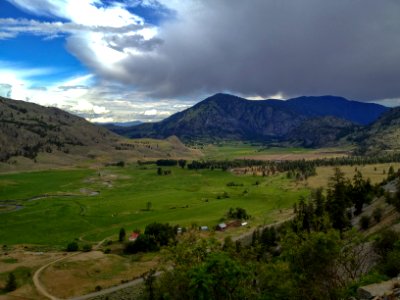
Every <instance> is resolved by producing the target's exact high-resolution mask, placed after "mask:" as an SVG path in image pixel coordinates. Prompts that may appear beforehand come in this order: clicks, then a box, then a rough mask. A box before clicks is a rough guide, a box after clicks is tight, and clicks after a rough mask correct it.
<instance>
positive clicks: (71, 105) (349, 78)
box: [0, 0, 400, 122]
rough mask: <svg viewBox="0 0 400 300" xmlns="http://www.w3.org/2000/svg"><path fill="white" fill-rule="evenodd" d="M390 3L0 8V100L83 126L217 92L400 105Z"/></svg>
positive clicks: (17, 0)
mask: <svg viewBox="0 0 400 300" xmlns="http://www.w3.org/2000/svg"><path fill="white" fill-rule="evenodd" d="M399 16H400V1H398V0H380V1H376V0H335V1H321V0H248V1H243V0H119V1H117V0H0V95H1V96H5V97H10V98H13V99H19V100H25V101H30V102H35V103H38V104H41V105H45V106H55V107H59V108H61V109H65V110H67V111H69V112H72V113H74V114H78V115H80V116H83V117H85V118H86V119H88V120H89V121H93V122H123V121H133V120H140V121H144V122H147V121H158V120H161V119H164V118H166V117H168V116H170V115H171V114H173V113H175V112H177V111H181V110H183V109H186V108H188V107H190V106H192V105H193V104H195V103H197V102H199V101H201V100H203V99H204V98H206V97H207V96H210V95H212V94H215V93H218V92H226V93H232V94H235V95H238V96H242V97H245V98H248V99H253V100H259V99H268V98H276V99H287V98H292V97H296V96H302V95H309V96H311V95H336V96H343V97H346V98H348V99H352V100H358V101H367V102H376V103H381V104H384V105H388V106H398V105H400V84H399V81H400V18H399Z"/></svg>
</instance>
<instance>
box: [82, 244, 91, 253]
mask: <svg viewBox="0 0 400 300" xmlns="http://www.w3.org/2000/svg"><path fill="white" fill-rule="evenodd" d="M82 251H83V252H90V251H92V245H90V244H85V245H83V246H82Z"/></svg>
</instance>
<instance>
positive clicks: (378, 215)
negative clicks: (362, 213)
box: [372, 207, 383, 223]
mask: <svg viewBox="0 0 400 300" xmlns="http://www.w3.org/2000/svg"><path fill="white" fill-rule="evenodd" d="M382 213H383V209H382V208H381V207H377V208H375V209H374V211H373V212H372V216H373V218H374V220H375V222H376V223H379V222H380V221H381V219H382Z"/></svg>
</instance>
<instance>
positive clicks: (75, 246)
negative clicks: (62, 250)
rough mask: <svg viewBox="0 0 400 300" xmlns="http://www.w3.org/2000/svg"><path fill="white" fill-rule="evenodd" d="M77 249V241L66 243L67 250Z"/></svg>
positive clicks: (73, 250)
mask: <svg viewBox="0 0 400 300" xmlns="http://www.w3.org/2000/svg"><path fill="white" fill-rule="evenodd" d="M78 250H79V246H78V243H77V242H71V243H69V244H68V245H67V251H68V252H75V251H78Z"/></svg>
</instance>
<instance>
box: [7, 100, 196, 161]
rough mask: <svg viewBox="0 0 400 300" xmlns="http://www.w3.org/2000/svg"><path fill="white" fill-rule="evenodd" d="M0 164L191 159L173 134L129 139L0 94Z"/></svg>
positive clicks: (186, 149) (54, 109) (76, 118)
mask: <svg viewBox="0 0 400 300" xmlns="http://www.w3.org/2000/svg"><path fill="white" fill-rule="evenodd" d="M0 149H1V151H0V162H3V163H9V164H11V163H13V162H14V161H16V160H15V158H21V157H25V158H29V159H35V161H38V162H39V163H40V162H44V161H46V162H49V163H54V162H57V164H65V165H69V164H71V163H76V162H86V161H93V160H94V161H102V162H107V161H109V162H110V161H111V162H112V161H113V160H137V159H146V158H165V157H192V156H193V153H192V151H191V150H189V149H188V148H186V147H185V146H184V145H183V144H182V143H181V142H180V141H179V140H178V139H177V138H170V139H168V140H163V141H161V140H149V139H147V140H128V139H126V138H122V137H121V136H118V135H116V134H114V133H112V132H110V131H109V130H107V129H105V128H103V127H101V126H97V125H94V124H92V123H90V122H88V121H86V120H85V119H83V118H80V117H77V116H74V115H72V114H69V113H67V112H65V111H63V110H60V109H58V108H53V107H43V106H40V105H37V104H33V103H28V102H24V101H17V100H11V99H7V98H2V97H0Z"/></svg>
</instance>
